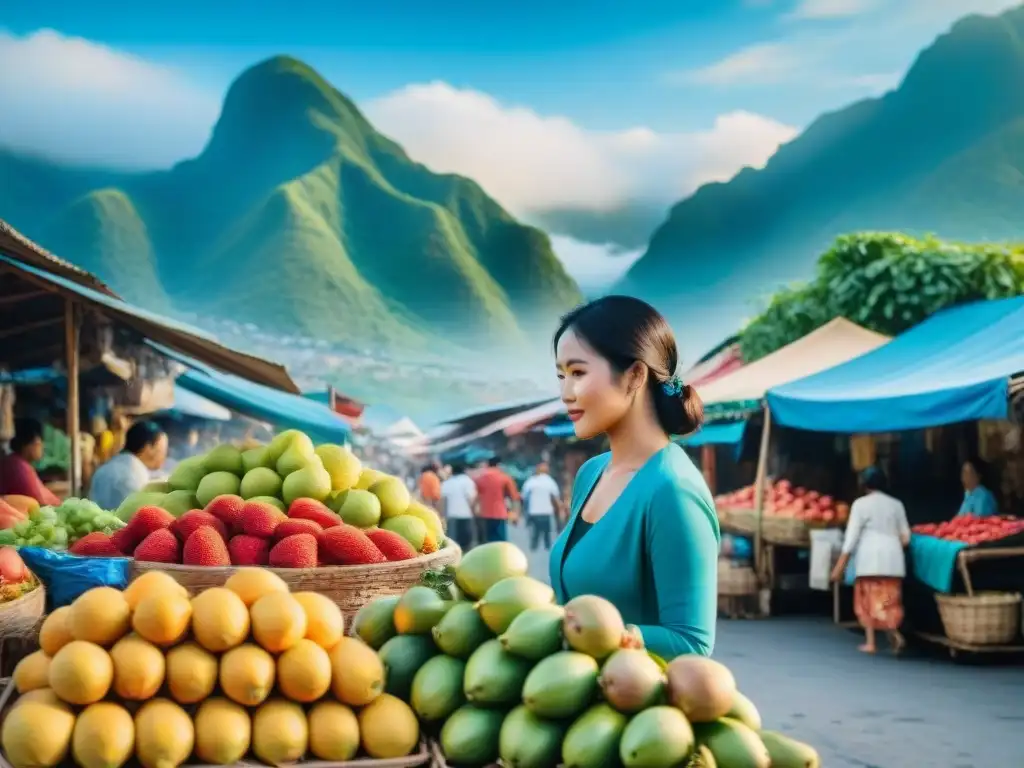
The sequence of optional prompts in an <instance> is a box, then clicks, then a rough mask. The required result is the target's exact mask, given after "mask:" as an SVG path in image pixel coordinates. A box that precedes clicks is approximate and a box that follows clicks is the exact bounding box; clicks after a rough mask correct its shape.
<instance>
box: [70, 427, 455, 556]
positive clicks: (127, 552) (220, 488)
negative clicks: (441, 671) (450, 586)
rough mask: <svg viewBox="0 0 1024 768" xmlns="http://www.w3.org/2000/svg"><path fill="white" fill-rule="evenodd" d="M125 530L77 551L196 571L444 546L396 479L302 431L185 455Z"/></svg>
mask: <svg viewBox="0 0 1024 768" xmlns="http://www.w3.org/2000/svg"><path fill="white" fill-rule="evenodd" d="M117 517H118V518H119V519H121V520H123V521H125V523H123V524H122V527H121V528H120V529H119V530H116V531H113V532H110V531H103V532H96V533H93V534H91V535H88V536H85V537H83V538H81V539H79V540H78V541H77V542H76V543H75V545H74V546H72V547H71V552H72V553H73V554H80V555H88V556H94V557H103V556H131V557H134V558H135V559H136V560H139V561H144V562H155V563H173V564H181V565H189V566H211V567H223V566H230V565H239V566H246V565H268V566H271V567H273V568H316V567H318V566H322V565H367V564H373V563H384V562H389V561H398V560H409V559H412V558H414V557H418V556H419V555H423V554H430V553H432V552H436V551H437V550H438V549H439V548H440V547H442V546H444V545H445V537H444V529H443V527H442V524H441V520H440V518H439V517H438V516H437V513H435V512H434V511H433V510H432V509H430V508H429V507H427V506H425V505H423V504H421V503H419V502H418V501H416V500H414V499H412V498H411V496H410V494H409V490H408V488H406V486H405V483H404V482H402V480H400V479H399V478H397V477H391V476H389V475H385V474H383V473H381V472H377V471H376V470H372V469H368V468H364V467H363V466H362V465H361V463H360V461H359V459H358V458H356V456H355V455H353V454H352V452H351V451H350V450H348V449H347V448H344V447H341V446H337V445H321V446H319V447H317V448H314V447H313V443H312V441H311V440H310V439H309V437H307V436H306V435H305V434H304V433H302V432H297V431H294V430H292V431H289V432H282V433H281V434H280V435H278V436H277V437H275V438H274V439H273V440H272V441H271V442H270V443H269V444H268V445H266V446H263V447H260V448H255V449H252V450H248V451H240V450H239V449H238V448H236V447H235V446H233V445H228V444H225V445H220V446H218V447H216V448H214V449H213V450H212V451H210V452H209V453H207V454H205V455H204V456H197V457H193V458H190V459H185V460H184V461H182V462H180V463H179V464H178V465H177V467H176V468H175V470H174V472H172V473H171V476H170V478H169V479H168V480H167V482H166V483H158V484H153V485H151V486H150V487H149V489H148V490H145V491H142V492H140V493H136V494H132V495H131V496H129V497H128V498H127V499H126V500H125V501H124V503H123V504H121V506H120V507H119V508H118V510H117Z"/></svg>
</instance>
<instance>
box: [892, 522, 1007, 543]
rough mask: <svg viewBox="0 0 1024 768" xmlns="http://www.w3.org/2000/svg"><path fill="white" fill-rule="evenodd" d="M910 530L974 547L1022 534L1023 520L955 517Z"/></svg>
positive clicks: (917, 526) (916, 526)
mask: <svg viewBox="0 0 1024 768" xmlns="http://www.w3.org/2000/svg"><path fill="white" fill-rule="evenodd" d="M911 530H912V531H913V532H914V533H919V534H922V535H924V536H933V537H935V538H937V539H943V540H944V541H957V542H960V543H962V544H967V545H968V546H975V545H977V544H987V543H988V542H990V541H1001V540H1002V539H1006V538H1008V537H1010V536H1016V535H1018V534H1021V533H1024V520H1020V519H1018V518H1016V517H1013V516H1012V515H993V516H991V517H977V516H976V515H957V516H956V517H954V518H953V519H952V520H947V521H945V522H942V523H925V524H922V525H915V526H914V527H913V528H911Z"/></svg>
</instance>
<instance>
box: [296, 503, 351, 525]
mask: <svg viewBox="0 0 1024 768" xmlns="http://www.w3.org/2000/svg"><path fill="white" fill-rule="evenodd" d="M288 517H291V518H295V519H298V520H312V521H313V522H314V523H318V524H319V525H320V527H321V528H333V527H334V526H336V525H341V523H342V519H341V518H340V517H338V516H337V515H336V514H334V513H333V512H331V510H329V509H328V508H327V505H326V504H324V503H323V502H320V501H317V500H316V499H296V500H295V501H293V502H292V503H291V506H290V507H288Z"/></svg>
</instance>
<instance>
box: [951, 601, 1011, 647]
mask: <svg viewBox="0 0 1024 768" xmlns="http://www.w3.org/2000/svg"><path fill="white" fill-rule="evenodd" d="M935 602H936V603H938V606H939V615H940V616H941V617H942V626H943V627H944V628H945V630H946V637H948V638H949V639H950V640H953V641H954V642H958V643H966V644H968V645H1007V644H1010V643H1012V642H1013V641H1014V639H1015V638H1016V637H1017V635H1018V634H1019V633H1020V631H1021V596H1020V595H1019V594H1018V593H1016V592H1013V593H1009V592H979V593H978V594H975V595H936V596H935Z"/></svg>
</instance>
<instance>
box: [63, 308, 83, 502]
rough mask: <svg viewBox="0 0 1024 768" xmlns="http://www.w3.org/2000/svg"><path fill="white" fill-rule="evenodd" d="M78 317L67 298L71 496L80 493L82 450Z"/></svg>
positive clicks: (65, 343)
mask: <svg viewBox="0 0 1024 768" xmlns="http://www.w3.org/2000/svg"><path fill="white" fill-rule="evenodd" d="M79 330H80V325H79V317H78V307H77V305H76V304H75V303H74V302H73V301H71V300H70V299H68V300H67V301H66V302H65V304H64V354H65V367H66V369H67V379H68V402H67V418H66V420H65V426H66V427H67V432H68V437H69V438H70V439H71V456H70V459H69V462H68V486H69V489H70V490H69V493H70V494H71V495H72V496H78V495H79V494H80V493H81V482H82V451H81V447H80V441H81V436H80V435H79V424H78V412H79V406H78V402H79V400H78V383H79V382H78V379H79V376H78V363H79V350H78V346H79Z"/></svg>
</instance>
